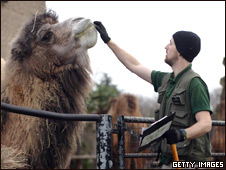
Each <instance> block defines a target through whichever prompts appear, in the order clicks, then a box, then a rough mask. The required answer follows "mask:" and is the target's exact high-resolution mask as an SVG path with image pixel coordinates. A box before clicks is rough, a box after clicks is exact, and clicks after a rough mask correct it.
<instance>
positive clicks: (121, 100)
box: [108, 94, 149, 169]
mask: <svg viewBox="0 0 226 170" xmlns="http://www.w3.org/2000/svg"><path fill="white" fill-rule="evenodd" d="M108 114H111V115H112V122H113V127H114V124H117V123H118V122H117V118H118V116H119V115H124V116H133V117H143V116H142V114H141V112H140V109H139V105H138V100H137V97H136V96H134V95H131V94H121V95H120V96H118V97H116V98H114V99H112V101H111V107H110V110H109V112H108ZM126 124H127V126H129V127H130V128H131V129H132V130H133V131H134V132H136V134H138V135H139V134H140V133H141V128H142V127H146V125H145V124H139V123H126ZM138 146H139V143H138V139H136V138H135V137H134V136H132V135H130V134H129V132H128V131H125V153H137V151H138ZM144 152H149V151H144ZM144 163H145V161H144V160H143V159H142V158H133V159H131V158H128V159H125V168H126V169H142V168H144ZM113 164H114V165H113V167H114V168H116V169H117V168H118V136H117V135H116V134H113Z"/></svg>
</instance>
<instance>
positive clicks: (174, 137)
mask: <svg viewBox="0 0 226 170" xmlns="http://www.w3.org/2000/svg"><path fill="white" fill-rule="evenodd" d="M164 137H166V139H167V144H170V145H171V144H176V143H178V142H182V141H184V140H185V139H186V134H185V131H184V130H182V129H175V128H171V129H170V130H168V131H167V132H166V133H165V134H164Z"/></svg>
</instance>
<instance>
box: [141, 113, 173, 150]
mask: <svg viewBox="0 0 226 170" xmlns="http://www.w3.org/2000/svg"><path fill="white" fill-rule="evenodd" d="M174 115H175V113H173V114H171V115H170V116H165V117H163V118H161V119H159V120H158V121H156V122H154V123H153V124H152V125H151V126H149V127H147V128H142V132H141V137H140V143H139V149H138V152H140V151H142V150H144V149H146V148H148V147H149V146H150V145H151V144H153V143H155V142H158V141H160V140H161V139H162V136H163V134H164V133H165V132H166V131H168V130H169V129H170V126H171V124H172V121H173V118H174Z"/></svg>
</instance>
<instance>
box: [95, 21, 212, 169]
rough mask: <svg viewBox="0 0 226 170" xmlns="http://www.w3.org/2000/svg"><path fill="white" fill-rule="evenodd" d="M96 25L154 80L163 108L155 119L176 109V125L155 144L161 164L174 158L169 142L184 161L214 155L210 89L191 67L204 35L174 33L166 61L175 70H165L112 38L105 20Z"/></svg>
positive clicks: (123, 57)
mask: <svg viewBox="0 0 226 170" xmlns="http://www.w3.org/2000/svg"><path fill="white" fill-rule="evenodd" d="M94 24H95V26H96V29H97V30H98V32H99V33H100V36H101V38H102V40H103V41H104V42H105V43H106V44H107V45H108V47H109V48H110V49H111V50H112V51H113V52H114V54H115V55H116V57H117V58H118V59H119V61H120V62H121V63H122V64H123V65H124V66H125V67H126V68H127V69H129V70H130V71H131V72H133V73H135V74H136V75H137V76H139V77H140V78H142V79H144V80H146V81H147V82H149V83H151V84H152V85H153V86H154V89H155V91H156V92H158V93H159V97H158V102H159V103H160V109H159V110H158V111H156V113H155V119H156V120H158V119H160V118H162V117H163V116H165V115H169V114H170V113H171V112H176V114H175V117H174V120H173V123H172V127H171V129H170V130H169V131H168V132H167V133H166V134H165V136H166V139H163V140H162V141H161V142H160V143H157V144H155V145H154V146H152V147H151V149H152V151H154V152H159V153H161V155H160V165H164V166H163V168H166V166H167V165H168V166H169V165H170V163H172V161H173V158H172V151H171V147H170V145H169V144H176V146H177V150H178V155H179V159H180V160H185V161H204V160H206V158H207V157H209V156H210V149H211V145H210V139H209V132H210V130H211V128H212V121H211V114H212V111H211V109H210V101H209V92H208V88H207V85H206V84H205V82H204V81H203V80H202V79H201V77H200V76H199V75H198V74H197V73H195V72H194V71H193V70H192V69H191V67H192V64H191V62H192V61H193V59H194V58H195V57H196V56H197V55H198V53H199V51H200V47H201V41H200V38H199V37H198V36H197V35H196V34H195V33H193V32H188V31H178V32H176V33H175V34H173V36H172V38H171V40H170V43H169V44H168V45H167V46H166V47H165V49H166V58H165V62H166V63H167V64H168V65H169V66H171V68H172V70H173V72H172V73H164V72H160V71H154V70H150V69H149V68H147V67H145V66H143V65H142V64H141V63H139V62H138V61H137V60H136V59H135V58H134V57H133V56H131V55H130V54H128V53H127V52H126V51H124V50H123V49H121V48H120V47H119V46H118V45H117V44H116V43H114V42H113V41H112V40H111V38H110V37H109V36H108V34H107V31H106V29H105V27H104V26H103V24H102V23H101V22H99V21H95V22H94ZM165 165H166V166H165Z"/></svg>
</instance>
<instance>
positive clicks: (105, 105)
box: [86, 73, 120, 114]
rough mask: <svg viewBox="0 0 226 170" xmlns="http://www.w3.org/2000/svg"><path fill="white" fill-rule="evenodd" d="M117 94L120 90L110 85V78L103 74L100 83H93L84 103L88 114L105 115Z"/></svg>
mask: <svg viewBox="0 0 226 170" xmlns="http://www.w3.org/2000/svg"><path fill="white" fill-rule="evenodd" d="M119 94H120V90H118V89H117V86H116V85H114V84H112V80H111V78H110V77H109V76H108V75H107V74H106V73H104V74H103V77H102V79H101V81H100V83H95V86H94V88H93V91H92V92H91V93H90V96H89V98H88V100H87V102H86V103H87V111H88V113H96V114H107V111H108V109H109V107H110V100H111V99H112V98H114V97H116V96H118V95H119Z"/></svg>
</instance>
